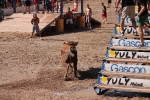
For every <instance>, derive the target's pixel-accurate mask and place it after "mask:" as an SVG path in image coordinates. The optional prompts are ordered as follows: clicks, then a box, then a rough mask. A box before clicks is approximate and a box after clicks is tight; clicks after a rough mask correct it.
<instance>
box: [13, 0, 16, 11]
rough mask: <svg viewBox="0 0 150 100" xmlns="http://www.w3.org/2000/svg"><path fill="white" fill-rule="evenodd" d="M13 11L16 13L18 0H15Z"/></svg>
mask: <svg viewBox="0 0 150 100" xmlns="http://www.w3.org/2000/svg"><path fill="white" fill-rule="evenodd" d="M13 11H14V13H16V0H13Z"/></svg>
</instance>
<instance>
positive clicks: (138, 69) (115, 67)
mask: <svg viewBox="0 0 150 100" xmlns="http://www.w3.org/2000/svg"><path fill="white" fill-rule="evenodd" d="M103 67H104V70H106V71H111V72H128V73H142V74H150V66H143V65H128V64H104V66H103Z"/></svg>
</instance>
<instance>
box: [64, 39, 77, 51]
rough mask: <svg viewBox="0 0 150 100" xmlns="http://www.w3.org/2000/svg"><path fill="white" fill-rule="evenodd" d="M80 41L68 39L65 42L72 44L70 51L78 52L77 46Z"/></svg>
mask: <svg viewBox="0 0 150 100" xmlns="http://www.w3.org/2000/svg"><path fill="white" fill-rule="evenodd" d="M78 43H79V42H74V41H67V42H65V43H64V44H68V45H69V46H70V51H71V52H76V51H77V50H76V46H77V45H78Z"/></svg>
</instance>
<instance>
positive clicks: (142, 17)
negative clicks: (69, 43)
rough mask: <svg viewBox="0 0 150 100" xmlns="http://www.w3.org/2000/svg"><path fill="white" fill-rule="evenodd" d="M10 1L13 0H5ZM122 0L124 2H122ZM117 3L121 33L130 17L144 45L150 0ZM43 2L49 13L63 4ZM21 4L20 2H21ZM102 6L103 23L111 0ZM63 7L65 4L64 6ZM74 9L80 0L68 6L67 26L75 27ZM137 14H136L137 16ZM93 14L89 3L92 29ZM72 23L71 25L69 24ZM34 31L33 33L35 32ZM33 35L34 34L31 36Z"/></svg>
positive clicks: (117, 0)
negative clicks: (144, 29) (136, 8)
mask: <svg viewBox="0 0 150 100" xmlns="http://www.w3.org/2000/svg"><path fill="white" fill-rule="evenodd" d="M4 1H7V2H10V1H11V0H3V2H4ZM23 1H24V6H25V12H24V14H26V12H29V13H30V6H31V0H23ZM121 1H122V2H121ZM18 2H21V0H17V3H18ZM33 3H34V9H35V12H36V13H38V3H39V1H38V0H33ZM114 3H115V12H120V13H121V14H120V15H121V22H120V27H121V31H120V35H122V36H123V35H124V21H125V18H126V17H129V18H130V19H131V22H132V25H133V28H134V31H133V33H134V35H138V34H139V36H140V41H141V44H140V45H139V47H143V46H144V40H143V28H144V25H145V22H146V20H147V18H148V9H149V8H150V0H114ZM1 4H2V0H1ZM42 4H43V12H42V13H43V14H47V13H48V12H49V11H51V12H52V13H53V12H54V10H55V9H56V11H57V12H59V11H60V9H61V4H60V0H42ZM136 4H137V5H138V13H137V14H135V5H136ZM19 5H20V4H19ZM101 6H102V18H103V23H107V8H110V6H111V0H108V7H106V6H105V5H104V3H101ZM62 8H63V6H62ZM72 11H78V0H73V9H72V10H71V8H70V7H68V11H67V12H66V14H65V19H66V25H67V28H68V27H69V26H70V25H71V28H74V23H75V22H76V18H75V16H74V15H73V13H72ZM3 13H4V12H3V11H2V10H1V8H0V21H2V19H4V14H3ZM135 15H136V16H135ZM91 16H92V9H91V8H90V6H89V4H87V8H86V12H85V21H86V23H87V27H88V29H92V26H91ZM36 18H37V15H36V14H34V15H33V19H34V20H33V19H32V21H31V23H32V24H34V28H33V32H34V30H36V31H37V32H39V31H38V27H37V25H38V21H37V19H36ZM135 19H136V20H138V30H137V27H136V21H135ZM68 23H70V25H68ZM33 32H32V34H33ZM31 37H32V36H31Z"/></svg>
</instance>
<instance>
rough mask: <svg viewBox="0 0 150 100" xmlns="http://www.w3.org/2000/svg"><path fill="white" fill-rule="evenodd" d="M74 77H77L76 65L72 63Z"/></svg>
mask: <svg viewBox="0 0 150 100" xmlns="http://www.w3.org/2000/svg"><path fill="white" fill-rule="evenodd" d="M73 67H74V76H75V77H77V63H74V66H73Z"/></svg>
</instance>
